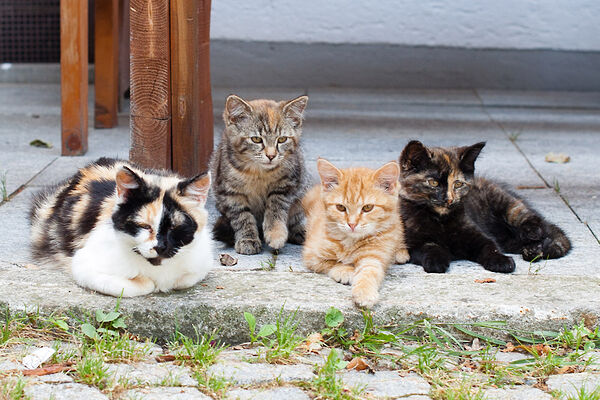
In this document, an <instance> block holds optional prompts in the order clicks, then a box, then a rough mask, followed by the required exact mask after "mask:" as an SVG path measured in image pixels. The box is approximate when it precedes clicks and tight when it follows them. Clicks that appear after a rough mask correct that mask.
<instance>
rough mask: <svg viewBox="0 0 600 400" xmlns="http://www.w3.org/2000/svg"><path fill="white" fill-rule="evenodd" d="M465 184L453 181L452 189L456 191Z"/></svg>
mask: <svg viewBox="0 0 600 400" xmlns="http://www.w3.org/2000/svg"><path fill="white" fill-rule="evenodd" d="M464 185H465V184H464V183H463V182H461V181H455V182H454V188H455V189H457V188H459V187H463V186H464Z"/></svg>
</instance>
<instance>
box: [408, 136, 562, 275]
mask: <svg viewBox="0 0 600 400" xmlns="http://www.w3.org/2000/svg"><path fill="white" fill-rule="evenodd" d="M484 145H485V143H484V142H481V143H476V144H474V145H472V146H465V147H449V148H442V147H425V146H424V145H423V144H422V143H421V142H418V141H412V142H410V143H408V144H407V145H406V147H405V148H404V150H403V151H402V155H401V156H400V166H401V170H402V172H401V175H400V182H401V191H400V197H401V214H402V218H403V219H404V223H405V226H406V241H407V244H408V248H409V249H410V261H411V262H413V263H415V264H419V265H422V266H423V268H424V269H425V271H427V272H445V271H446V270H447V269H448V266H449V264H450V262H451V261H452V260H463V259H465V260H471V261H475V262H477V263H479V264H481V265H483V267H484V268H485V269H487V270H489V271H494V272H513V271H514V270H515V263H514V261H513V259H512V258H511V257H508V256H505V255H503V254H502V253H503V252H505V253H520V254H521V255H522V256H523V259H524V260H526V261H534V260H540V259H547V258H559V257H562V256H564V255H565V254H567V252H568V251H569V250H570V248H571V243H570V242H569V239H568V238H567V237H566V236H565V234H564V232H563V231H562V230H561V229H560V228H559V227H557V226H556V225H553V224H551V223H549V222H548V221H546V220H545V219H544V218H543V217H542V216H541V215H540V214H538V213H537V212H536V211H535V210H534V209H533V208H531V206H529V205H528V204H527V203H526V202H525V201H524V200H523V199H521V198H519V197H518V196H517V195H515V194H513V193H511V192H510V191H508V190H507V189H505V188H503V187H502V186H500V185H499V184H497V183H494V182H492V181H489V180H486V179H483V178H479V177H475V176H474V171H475V160H476V159H477V156H478V155H479V153H480V151H481V149H482V148H483V146H484Z"/></svg>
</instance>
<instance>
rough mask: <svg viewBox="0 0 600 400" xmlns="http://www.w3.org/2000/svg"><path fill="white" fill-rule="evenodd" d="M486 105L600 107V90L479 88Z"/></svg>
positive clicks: (478, 92) (478, 90) (478, 93)
mask: <svg viewBox="0 0 600 400" xmlns="http://www.w3.org/2000/svg"><path fill="white" fill-rule="evenodd" d="M477 95H478V96H479V98H481V101H482V102H483V105H484V106H489V107H493V106H507V107H519V108H524V107H536V108H542V107H543V108H591V109H600V93H598V92H557V91H544V92H536V91H519V90H494V89H477Z"/></svg>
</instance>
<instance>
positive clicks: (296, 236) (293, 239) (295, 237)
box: [288, 230, 305, 244]
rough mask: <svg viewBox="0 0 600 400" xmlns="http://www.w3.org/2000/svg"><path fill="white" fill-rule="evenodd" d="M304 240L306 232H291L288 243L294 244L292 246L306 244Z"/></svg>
mask: <svg viewBox="0 0 600 400" xmlns="http://www.w3.org/2000/svg"><path fill="white" fill-rule="evenodd" d="M304 239H305V232H304V230H302V231H295V232H290V236H289V237H288V243H292V244H304Z"/></svg>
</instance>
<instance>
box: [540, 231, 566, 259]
mask: <svg viewBox="0 0 600 400" xmlns="http://www.w3.org/2000/svg"><path fill="white" fill-rule="evenodd" d="M542 249H543V252H544V254H543V257H544V258H560V257H562V256H564V255H565V254H567V253H568V252H569V250H570V249H571V242H570V241H569V239H567V237H566V236H564V235H560V236H559V237H556V238H555V239H550V238H546V239H544V242H543V243H542Z"/></svg>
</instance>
